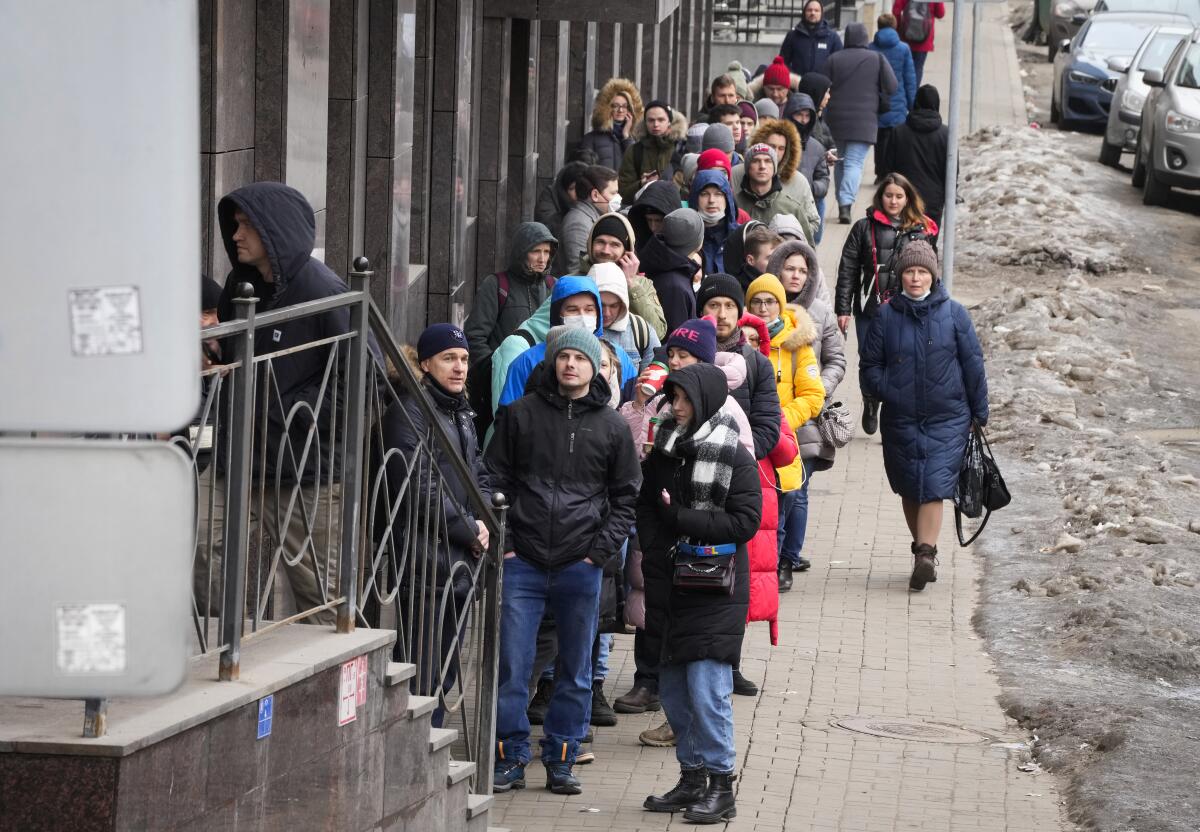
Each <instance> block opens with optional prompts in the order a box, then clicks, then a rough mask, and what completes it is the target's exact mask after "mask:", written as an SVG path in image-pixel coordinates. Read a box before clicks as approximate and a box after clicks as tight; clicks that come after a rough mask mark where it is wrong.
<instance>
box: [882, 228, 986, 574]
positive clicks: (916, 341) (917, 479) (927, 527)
mask: <svg viewBox="0 0 1200 832" xmlns="http://www.w3.org/2000/svg"><path fill="white" fill-rule="evenodd" d="M895 270H896V273H898V274H899V275H900V278H901V288H902V292H901V294H898V295H895V296H894V297H893V298H892V299H891V300H890V301H888V302H887V303H885V304H884V305H883V306H882V307H880V309H879V314H878V316H877V317H876V318H875V320H874V321H873V322H872V323H871V328H870V330H869V331H868V333H867V337H866V341H865V342H864V344H863V348H862V353H861V355H860V356H859V383H860V384H861V386H862V391H863V395H864V396H869V397H871V398H873V399H876V400H878V401H881V402H882V403H883V412H882V414H881V417H880V433H881V438H882V439H883V463H884V468H885V470H886V471H887V477H888V484H889V485H890V486H891V488H892V491H894V492H895V493H897V494H899V495H900V501H901V503H902V504H903V506H904V519H905V520H906V521H907V522H908V529H909V531H910V532H911V533H912V537H913V546H912V552H913V557H914V562H913V572H912V577H911V578H910V579H909V584H908V585H909V587H910V588H912V589H914V590H921V589H924V588H925V584H926V583H928V582H930V581H936V580H937V571H936V569H935V568H934V567H935V565H936V563H937V540H938V534H939V533H940V532H941V529H942V509H943V503H944V501H945V500H949V499H950V498H952V497H953V496H954V486H955V484H956V483H957V481H958V472H959V468H960V466H961V464H962V456H963V450H964V449H965V448H966V445H967V437H968V435H969V433H970V430H971V424H972V422H974V423H976V424H979V425H984V424H986V423H987V418H988V396H987V377H986V375H985V374H984V368H983V350H982V349H981V348H980V346H979V338H978V337H977V336H976V335H975V327H974V325H972V323H971V316H970V315H969V314H967V310H966V309H965V308H964V307H963V305H962V304H960V303H957V302H956V301H953V300H951V299H950V296H949V295H948V294H947V293H946V289H945V287H944V286H943V285H942V283H941V281H940V280H939V279H938V262H937V254H935V253H934V251H933V248H932V247H931V246H930V245H929V243H927V242H925V241H924V240H916V241H913V242H911V243H909V244H908V245H907V246H905V247H904V248H903V249H902V250H901V251H900V254H899V255H898V256H897V258H896V264H895Z"/></svg>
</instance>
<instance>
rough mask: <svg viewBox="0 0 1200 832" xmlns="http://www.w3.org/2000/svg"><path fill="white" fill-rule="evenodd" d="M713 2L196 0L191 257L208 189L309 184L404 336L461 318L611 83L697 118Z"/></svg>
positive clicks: (327, 236) (321, 233) (331, 255)
mask: <svg viewBox="0 0 1200 832" xmlns="http://www.w3.org/2000/svg"><path fill="white" fill-rule="evenodd" d="M713 4H714V0H596V1H595V2H586V0H257V2H254V0H200V62H201V170H202V178H203V183H202V200H203V205H202V206H201V208H202V218H203V219H202V223H203V227H202V229H201V234H202V242H203V246H202V258H203V262H202V264H201V268H202V270H203V271H204V272H205V273H206V274H209V275H211V276H213V277H214V278H215V279H217V280H218V281H221V280H223V279H224V276H225V274H226V273H227V271H228V268H229V264H228V258H227V256H226V254H225V251H224V249H223V247H222V244H221V239H220V232H219V229H218V228H217V224H216V207H217V202H218V200H219V199H220V198H221V196H222V195H223V194H226V193H228V192H229V191H231V190H233V189H234V188H237V187H239V186H241V185H244V184H247V183H249V182H253V181H256V180H278V181H282V182H286V183H288V184H289V185H292V186H294V187H295V188H297V189H298V190H300V191H301V192H303V193H304V195H305V196H306V197H308V199H309V201H310V202H311V203H312V205H313V208H314V209H315V210H316V213H317V247H318V249H319V251H318V252H317V256H318V257H323V258H324V260H325V262H326V263H328V264H329V266H330V267H331V268H333V269H334V271H336V272H338V273H340V274H344V273H345V272H346V271H347V270H348V269H349V267H350V263H352V262H353V260H354V258H355V257H357V256H359V255H366V256H367V257H368V258H369V259H370V261H371V264H372V267H373V268H374V270H375V278H374V281H373V283H372V292H373V294H374V297H375V300H376V302H377V303H378V304H379V305H380V308H381V309H382V310H383V311H384V314H385V315H387V316H388V318H389V320H390V321H391V324H392V328H393V330H394V331H395V332H396V333H397V335H398V336H399V337H400V338H401V339H412V338H415V336H416V333H418V332H419V331H420V329H421V328H422V327H424V326H425V325H426V323H427V322H432V321H444V320H458V321H461V320H462V318H463V317H464V316H465V314H466V311H467V310H469V308H470V304H471V300H472V297H473V294H474V291H475V284H476V281H477V280H478V279H479V278H480V277H482V276H484V275H486V274H488V273H490V272H492V271H494V270H495V269H496V268H498V267H500V266H501V265H502V264H503V261H504V260H505V259H506V256H507V249H508V245H507V240H508V238H509V235H510V233H511V231H512V229H513V228H514V227H515V226H516V225H517V224H518V223H520V222H522V221H524V220H527V219H532V217H533V207H534V201H535V199H536V197H537V194H538V192H539V190H540V189H541V188H542V187H543V186H545V185H546V184H547V183H549V182H550V181H551V180H552V179H553V177H554V175H555V173H556V172H557V171H558V169H559V168H560V167H561V166H562V163H563V160H564V158H565V156H566V155H567V153H568V152H569V150H570V149H571V148H572V147H573V146H574V145H575V143H576V142H578V140H579V138H580V137H581V136H582V135H583V133H585V132H586V131H587V130H589V129H590V121H591V108H592V101H593V98H594V96H595V94H596V91H597V89H598V88H599V87H600V86H601V85H603V83H604V82H605V81H606V80H607V79H608V78H610V77H614V76H622V77H626V78H629V79H631V80H633V81H634V83H636V84H637V85H638V87H639V89H640V90H641V93H642V96H643V98H644V99H645V100H649V99H652V98H661V99H664V100H666V101H668V102H670V103H671V104H672V105H673V106H676V107H678V108H679V109H682V110H684V111H685V112H688V113H693V112H695V111H696V110H698V109H699V107H700V105H701V102H702V101H703V98H704V95H705V92H706V89H705V88H706V84H707V81H708V77H707V75H708V71H707V67H708V66H709V54H710V47H711V29H712V19H713Z"/></svg>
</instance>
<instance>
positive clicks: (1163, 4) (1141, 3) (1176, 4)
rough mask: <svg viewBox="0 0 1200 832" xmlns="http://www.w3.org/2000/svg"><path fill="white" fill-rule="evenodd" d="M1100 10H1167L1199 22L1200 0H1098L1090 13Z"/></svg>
mask: <svg viewBox="0 0 1200 832" xmlns="http://www.w3.org/2000/svg"><path fill="white" fill-rule="evenodd" d="M1100 12H1167V13H1168V14H1182V15H1185V16H1187V17H1188V18H1190V19H1191V21H1192V22H1193V23H1200V0H1098V2H1097V3H1096V5H1095V7H1094V8H1093V9H1092V14H1100Z"/></svg>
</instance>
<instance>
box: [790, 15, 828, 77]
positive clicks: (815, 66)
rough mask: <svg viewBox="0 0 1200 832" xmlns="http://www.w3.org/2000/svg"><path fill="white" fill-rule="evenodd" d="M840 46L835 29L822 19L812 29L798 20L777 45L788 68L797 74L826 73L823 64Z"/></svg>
mask: <svg viewBox="0 0 1200 832" xmlns="http://www.w3.org/2000/svg"><path fill="white" fill-rule="evenodd" d="M841 48H842V39H841V38H840V37H838V33H837V30H836V29H834V28H833V27H832V26H830V25H829V24H828V23H826V22H825V21H824V20H822V21H821V22H820V23H818V24H817V27H816V29H815V30H814V31H811V32H810V31H809V30H808V27H807V26H805V25H804V21H800V22H799V23H797V24H796V25H795V27H794V28H793V29H792V30H791V31H790V32H788V33H787V35H786V36H785V37H784V39H783V43H782V44H780V46H779V54H780V55H782V56H783V60H784V62H785V63H787V67H788V69H790V70H791V71H792V72H794V73H796V74H797V75H801V76H803V75H807V74H808V73H810V72H818V73H820V74H822V75H827V74H828V73H827V72H825V65H826V63H827V62H828V61H829V56H830V55H832V54H833V53H834V52H837V51H838V50H839V49H841Z"/></svg>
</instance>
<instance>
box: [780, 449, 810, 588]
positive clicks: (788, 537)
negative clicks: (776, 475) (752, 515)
mask: <svg viewBox="0 0 1200 832" xmlns="http://www.w3.org/2000/svg"><path fill="white" fill-rule="evenodd" d="M812 474H813V466H812V461H811V460H807V459H806V460H804V485H802V486H800V487H799V488H797V489H796V490H795V491H788V492H787V493H785V494H784V495H783V496H782V497H781V498H780V500H779V562H780V563H783V561H784V560H785V559H786V560H787V561H788V562H790V563H791V564H792V566H798V565H799V563H800V553H801V552H802V551H803V550H804V532H805V530H806V529H807V528H808V481H809V479H810V478H811V477H812Z"/></svg>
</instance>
